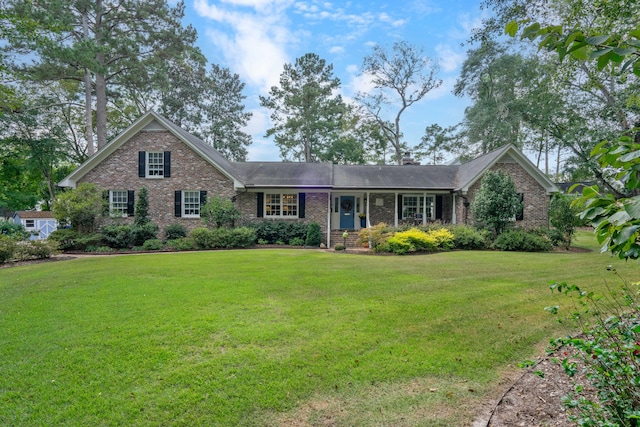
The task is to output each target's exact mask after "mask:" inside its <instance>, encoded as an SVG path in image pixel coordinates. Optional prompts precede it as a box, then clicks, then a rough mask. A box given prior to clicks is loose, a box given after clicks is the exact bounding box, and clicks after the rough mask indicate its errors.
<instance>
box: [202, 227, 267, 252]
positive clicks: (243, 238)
mask: <svg viewBox="0 0 640 427" xmlns="http://www.w3.org/2000/svg"><path fill="white" fill-rule="evenodd" d="M191 238H192V239H193V241H194V242H195V244H196V247H197V248H199V249H216V248H224V249H229V248H247V247H249V246H252V245H254V244H255V241H256V234H255V231H254V230H253V229H252V228H249V227H238V228H214V229H209V228H204V227H201V228H196V229H194V230H192V231H191Z"/></svg>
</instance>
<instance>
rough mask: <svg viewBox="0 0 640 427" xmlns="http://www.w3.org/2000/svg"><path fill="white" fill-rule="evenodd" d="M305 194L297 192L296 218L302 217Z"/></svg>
mask: <svg viewBox="0 0 640 427" xmlns="http://www.w3.org/2000/svg"><path fill="white" fill-rule="evenodd" d="M306 199H307V194H306V193H299V194H298V218H304V214H305V212H304V208H305V204H306Z"/></svg>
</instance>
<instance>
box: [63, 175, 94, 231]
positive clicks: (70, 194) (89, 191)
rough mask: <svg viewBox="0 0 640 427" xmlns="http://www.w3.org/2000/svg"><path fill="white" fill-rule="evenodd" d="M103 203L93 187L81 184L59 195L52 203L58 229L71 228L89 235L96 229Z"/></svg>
mask: <svg viewBox="0 0 640 427" xmlns="http://www.w3.org/2000/svg"><path fill="white" fill-rule="evenodd" d="M104 203H105V201H104V200H103V198H102V194H101V193H100V192H99V191H98V189H97V188H96V186H95V185H93V184H88V183H82V184H80V185H78V187H77V188H76V189H74V190H69V191H67V192H64V193H62V194H60V195H59V196H58V197H57V198H56V200H54V202H53V215H54V216H55V218H56V219H57V220H58V224H59V226H60V227H62V228H64V227H65V226H72V227H73V228H75V229H77V230H78V231H81V232H84V233H91V232H93V231H95V230H96V228H97V227H98V219H99V218H100V216H101V215H102V212H103V211H104Z"/></svg>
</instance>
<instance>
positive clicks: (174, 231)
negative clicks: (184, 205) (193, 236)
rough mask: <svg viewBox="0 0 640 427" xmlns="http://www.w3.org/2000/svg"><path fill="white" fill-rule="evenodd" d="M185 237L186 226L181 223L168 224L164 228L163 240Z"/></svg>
mask: <svg viewBox="0 0 640 427" xmlns="http://www.w3.org/2000/svg"><path fill="white" fill-rule="evenodd" d="M185 237H187V228H186V227H185V226H184V225H182V224H169V225H167V226H166V227H165V229H164V238H165V240H176V239H182V238H185Z"/></svg>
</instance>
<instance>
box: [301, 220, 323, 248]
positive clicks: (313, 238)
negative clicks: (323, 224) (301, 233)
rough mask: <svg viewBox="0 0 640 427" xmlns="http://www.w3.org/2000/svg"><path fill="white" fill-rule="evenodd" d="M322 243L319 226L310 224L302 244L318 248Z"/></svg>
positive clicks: (315, 223) (313, 223)
mask: <svg viewBox="0 0 640 427" xmlns="http://www.w3.org/2000/svg"><path fill="white" fill-rule="evenodd" d="M321 243H322V231H321V230H320V224H318V223H317V222H312V223H311V224H309V226H308V227H307V235H306V236H305V240H304V244H305V245H306V246H313V247H318V246H320V244H321Z"/></svg>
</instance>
